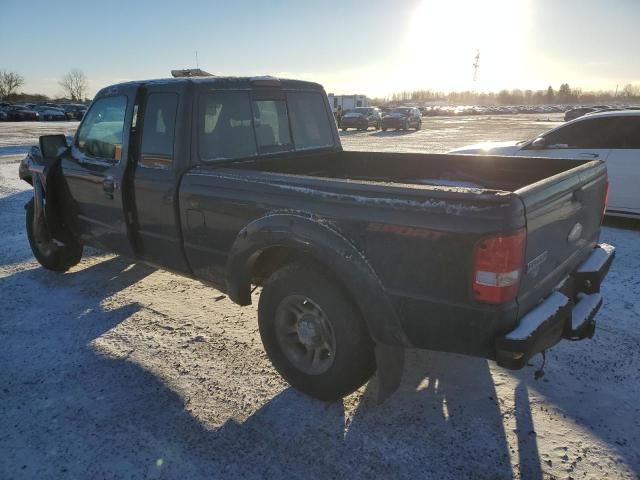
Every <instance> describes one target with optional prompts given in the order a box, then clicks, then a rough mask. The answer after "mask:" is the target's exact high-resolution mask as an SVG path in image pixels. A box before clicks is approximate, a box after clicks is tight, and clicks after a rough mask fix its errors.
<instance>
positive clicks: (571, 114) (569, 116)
mask: <svg viewBox="0 0 640 480" xmlns="http://www.w3.org/2000/svg"><path fill="white" fill-rule="evenodd" d="M606 108H608V106H607V105H596V106H594V107H578V108H572V109H571V110H567V111H566V112H565V113H564V121H565V122H569V121H571V120H575V119H576V118H579V117H581V116H583V115H586V114H587V113H593V112H597V111H599V110H604V109H606Z"/></svg>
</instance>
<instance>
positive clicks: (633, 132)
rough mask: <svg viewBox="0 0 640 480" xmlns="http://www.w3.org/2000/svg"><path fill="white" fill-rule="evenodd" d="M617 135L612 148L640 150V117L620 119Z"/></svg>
mask: <svg viewBox="0 0 640 480" xmlns="http://www.w3.org/2000/svg"><path fill="white" fill-rule="evenodd" d="M617 131H618V133H617V135H616V139H615V141H614V144H613V145H612V148H632V149H638V150H640V117H635V116H633V117H632V116H628V117H625V116H623V117H620V120H619V123H618V128H617Z"/></svg>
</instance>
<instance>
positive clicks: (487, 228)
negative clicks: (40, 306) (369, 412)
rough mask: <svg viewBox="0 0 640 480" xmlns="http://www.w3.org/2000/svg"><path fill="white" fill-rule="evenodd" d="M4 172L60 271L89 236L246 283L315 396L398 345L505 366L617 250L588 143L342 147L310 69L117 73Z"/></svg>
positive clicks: (141, 256) (391, 354) (593, 288)
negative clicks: (564, 148) (511, 149)
mask: <svg viewBox="0 0 640 480" xmlns="http://www.w3.org/2000/svg"><path fill="white" fill-rule="evenodd" d="M137 102H141V103H140V104H141V105H144V107H143V108H144V112H143V115H141V116H136V117H134V108H135V107H134V105H138V103H137ZM134 118H135V119H136V120H135V121H136V125H135V126H134V125H133V121H134ZM134 129H135V130H134ZM133 132H135V136H136V137H137V138H138V140H137V141H136V142H135V144H134V142H133V141H132V140H131V139H132V138H134V133H133ZM138 136H139V137H138ZM130 148H134V150H133V151H131V150H130ZM130 163H132V164H133V165H131V164H130ZM45 165H46V168H44V166H45ZM19 175H20V178H21V179H23V180H25V181H27V182H29V183H30V184H31V185H32V186H33V194H34V195H33V198H32V199H31V200H30V201H29V202H28V203H27V205H26V209H25V210H26V231H27V236H28V239H29V243H30V245H31V248H32V251H33V254H34V256H35V258H36V259H37V260H38V261H39V262H40V263H41V264H42V265H43V266H44V267H45V268H48V269H50V270H55V271H65V270H67V269H69V268H71V267H72V266H73V265H75V264H77V263H78V262H79V261H80V259H81V257H82V253H83V247H84V246H85V245H87V246H88V245H91V246H94V247H98V248H101V249H105V250H108V251H113V252H117V253H119V254H121V255H125V256H129V257H131V258H134V259H136V261H140V262H147V263H149V264H151V265H154V266H156V267H160V268H166V269H169V270H171V271H172V272H176V273H179V274H182V275H186V276H188V277H192V278H195V279H199V280H201V281H202V282H204V283H206V284H210V285H213V286H216V287H217V288H218V289H220V290H221V291H223V292H225V293H226V294H227V295H228V296H229V298H230V299H231V300H232V301H234V302H236V303H238V304H240V305H249V304H250V303H251V301H252V298H254V297H253V296H252V295H251V292H252V291H253V290H252V286H253V285H257V286H262V290H261V294H260V301H259V305H258V326H259V330H260V335H261V338H262V341H263V344H264V347H265V349H266V352H267V354H268V356H269V358H270V359H271V361H272V362H273V364H274V366H275V368H276V369H277V370H278V371H279V372H280V373H281V375H282V376H283V377H284V378H285V379H286V380H287V381H288V382H289V383H290V384H291V385H293V386H295V387H296V388H298V389H300V390H301V391H303V392H305V393H307V394H309V395H311V396H313V397H316V398H320V399H323V400H334V399H337V398H340V397H342V396H344V395H347V394H349V393H350V392H352V391H354V390H355V389H357V388H359V387H360V386H361V385H362V384H363V383H364V382H366V381H367V380H368V378H369V377H370V376H371V375H372V373H373V372H374V371H375V369H376V368H377V369H378V374H379V376H380V377H381V380H380V382H379V385H380V386H381V387H380V388H381V389H382V391H388V390H387V389H389V386H393V385H394V382H395V381H396V380H397V381H399V378H400V376H399V375H397V374H398V373H400V372H401V366H402V359H403V356H402V355H403V354H402V352H403V351H404V350H403V348H404V347H414V348H426V349H434V350H440V351H449V352H457V353H461V354H468V355H473V356H478V357H484V358H489V359H494V360H497V362H498V364H499V365H503V366H505V367H507V368H514V369H518V368H522V367H523V366H525V365H526V364H527V362H528V360H529V359H530V357H531V356H532V355H534V354H535V353H537V352H540V351H542V350H545V349H548V348H549V347H551V346H552V345H554V344H556V343H557V342H559V341H560V340H561V339H563V338H568V339H572V340H578V339H584V338H590V337H591V336H592V335H593V334H594V331H595V322H594V315H595V313H596V312H597V310H598V308H599V307H600V305H601V303H602V297H601V295H600V294H599V293H597V292H599V288H600V283H601V281H602V279H603V278H604V276H605V275H606V273H607V271H608V269H609V266H610V264H611V262H612V260H613V255H614V248H613V247H612V246H609V245H604V244H599V243H598V237H599V232H600V222H601V216H602V212H603V210H604V202H605V195H606V194H605V192H606V168H605V166H604V164H603V163H602V162H601V161H599V160H594V159H590V158H589V159H585V160H573V161H567V160H560V159H555V158H546V159H544V158H543V159H540V158H518V157H492V156H485V157H480V158H477V157H470V156H467V155H439V154H416V153H379V152H356V151H343V150H342V147H341V145H340V137H339V135H338V130H337V127H336V125H335V122H333V119H332V115H331V108H330V105H329V102H328V100H327V96H326V94H325V92H324V89H323V88H322V87H321V86H320V85H318V84H315V83H311V82H303V81H295V80H279V79H275V78H265V77H259V78H256V79H253V78H237V77H236V78H225V77H209V78H197V79H194V78H176V79H171V80H166V79H164V80H161V81H152V80H150V81H145V82H127V83H123V84H119V85H114V86H111V87H108V88H105V89H103V90H101V91H100V92H98V94H97V95H96V97H95V100H94V101H93V103H92V105H91V107H90V109H89V111H88V112H87V114H86V115H85V118H84V119H83V121H82V123H81V124H80V126H79V128H78V129H77V131H76V134H75V138H74V140H73V144H72V145H68V144H67V139H66V138H65V137H64V136H63V135H49V136H43V137H40V148H35V147H34V148H33V149H31V151H30V153H29V155H28V156H27V157H26V158H25V159H24V160H23V161H22V162H21V164H20V167H19ZM51 176H53V177H51ZM51 178H55V181H54V180H51ZM452 185H454V186H456V188H451V186H452ZM44 198H46V203H45V202H44ZM577 198H579V201H576V199H577ZM533 224H535V227H531V225H533ZM41 301H42V302H46V301H47V299H46V298H42V299H41ZM395 385H397V383H395ZM392 389H393V388H391V390H392Z"/></svg>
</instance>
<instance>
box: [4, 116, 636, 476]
mask: <svg viewBox="0 0 640 480" xmlns="http://www.w3.org/2000/svg"><path fill="white" fill-rule="evenodd" d="M558 121H560V116H559V115H557V114H556V115H551V116H550V115H541V114H538V115H519V116H517V115H501V116H495V117H485V116H473V117H462V118H456V117H446V118H444V117H441V118H425V119H424V123H423V129H422V130H421V131H418V132H413V131H410V132H394V131H388V132H377V131H374V130H370V131H369V132H354V131H348V132H343V133H341V137H342V141H343V146H344V147H345V148H346V149H356V150H387V151H416V152H420V151H422V152H425V151H430V152H445V151H447V150H449V149H450V148H454V147H459V146H463V145H466V144H471V143H477V142H479V141H485V140H512V139H525V138H531V137H532V136H534V135H536V134H538V133H540V132H542V131H545V130H547V129H549V128H551V127H552V126H555V125H557V124H558ZM76 128H77V122H69V123H67V122H65V123H60V124H49V123H4V124H0V244H1V245H2V247H1V248H0V309H1V310H0V344H1V345H2V348H1V349H0V384H1V385H0V478H1V479H12V478H16V479H22V478H24V479H32V478H43V479H44V478H79V479H88V478H181V479H182V478H184V479H188V478H189V479H190V478H320V479H324V478H345V477H346V478H367V479H371V478H429V479H431V478H433V479H458V478H473V479H511V478H517V479H520V478H523V479H541V478H558V479H568V478H573V479H576V480H577V479H583V478H590V479H591V478H592V479H602V478H610V479H637V478H639V475H640V400H639V399H640V328H639V327H640V325H639V323H640V322H639V321H640V230H638V227H637V225H635V224H632V223H626V222H615V223H614V224H610V225H607V226H605V227H604V228H603V231H602V240H603V241H606V242H608V243H611V244H613V245H615V246H616V247H617V257H616V260H615V262H614V264H613V267H612V269H611V271H610V273H609V275H608V277H607V279H606V280H605V283H604V285H603V295H604V298H605V304H604V306H603V308H602V310H601V311H600V313H599V314H598V317H597V320H598V329H597V332H596V335H595V337H594V338H593V339H592V340H585V341H582V342H568V341H565V342H562V343H561V344H559V345H557V346H556V347H554V348H553V349H551V350H550V351H549V352H548V354H547V363H546V367H545V372H546V373H545V376H544V377H543V378H542V379H540V380H537V381H536V380H534V377H533V372H534V370H535V367H536V366H539V364H540V361H541V359H540V358H539V356H538V357H536V358H534V359H533V360H532V363H533V365H534V367H528V368H525V369H523V370H521V371H518V372H513V371H509V370H504V369H502V368H499V367H497V366H496V365H495V364H493V363H492V362H488V361H486V360H483V359H478V358H470V357H464V356H460V355H454V354H443V353H437V352H424V351H411V352H409V355H408V361H407V365H406V368H405V374H404V377H403V380H402V383H401V387H400V389H399V390H398V391H397V392H396V393H395V394H394V396H392V397H391V398H390V399H389V400H388V401H387V402H386V403H384V404H383V405H381V406H377V405H376V403H375V391H376V380H375V379H373V380H371V381H370V382H369V384H368V385H366V386H364V387H363V388H362V389H360V390H359V391H357V392H356V393H354V394H352V395H350V396H349V397H347V398H346V399H344V401H342V402H337V403H332V404H326V403H322V402H319V401H315V400H311V399H309V398H307V397H305V396H304V395H302V394H300V393H298V392H296V391H295V390H293V389H291V388H290V387H288V386H287V384H285V383H284V382H283V381H282V380H281V379H280V377H279V376H278V374H277V373H276V371H275V370H274V369H273V368H272V366H271V364H270V363H269V361H268V359H267V357H266V355H265V354H264V352H263V350H262V345H261V343H260V337H259V334H258V327H257V322H256V307H255V305H254V306H251V307H244V308H240V307H238V306H236V305H235V304H233V303H232V302H230V301H229V300H228V299H227V298H226V297H225V296H224V295H223V294H221V293H220V292H218V291H216V290H213V289H211V288H209V287H205V286H204V285H202V284H200V283H198V282H195V281H192V280H189V279H185V278H182V277H178V276H176V275H173V274H171V273H168V272H163V271H158V270H154V269H152V268H150V267H147V266H145V265H141V264H132V263H131V262H130V261H129V260H127V259H125V258H122V257H118V256H113V255H109V254H104V253H101V252H98V251H94V250H85V257H84V259H83V260H82V262H81V263H80V264H79V265H77V266H76V267H74V268H73V269H72V270H71V271H70V272H68V273H66V274H56V273H53V272H50V271H46V270H44V269H43V268H41V267H40V266H39V265H38V264H37V262H36V261H35V260H34V259H33V257H32V255H31V251H30V249H29V246H28V243H27V238H26V235H25V229H24V209H23V205H24V204H25V203H26V202H27V200H28V199H29V198H30V195H31V193H30V191H29V185H27V184H26V183H23V182H20V181H19V180H18V178H17V175H18V173H17V172H18V163H19V161H20V159H21V158H22V157H23V156H24V152H26V151H27V149H28V146H29V145H30V144H32V143H34V142H36V141H37V136H38V135H41V134H45V133H59V132H62V133H69V134H70V133H72V132H73V131H74V130H75V129H76ZM254 295H256V297H255V298H257V295H258V292H256V293H255V294H254ZM255 303H256V302H254V304H255Z"/></svg>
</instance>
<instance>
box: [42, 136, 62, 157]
mask: <svg viewBox="0 0 640 480" xmlns="http://www.w3.org/2000/svg"><path fill="white" fill-rule="evenodd" d="M39 143H40V152H41V153H42V157H43V158H46V159H54V158H57V157H58V155H60V154H61V153H62V152H63V151H64V150H65V149H66V148H67V137H65V136H64V135H42V136H41V137H40V139H39Z"/></svg>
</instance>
